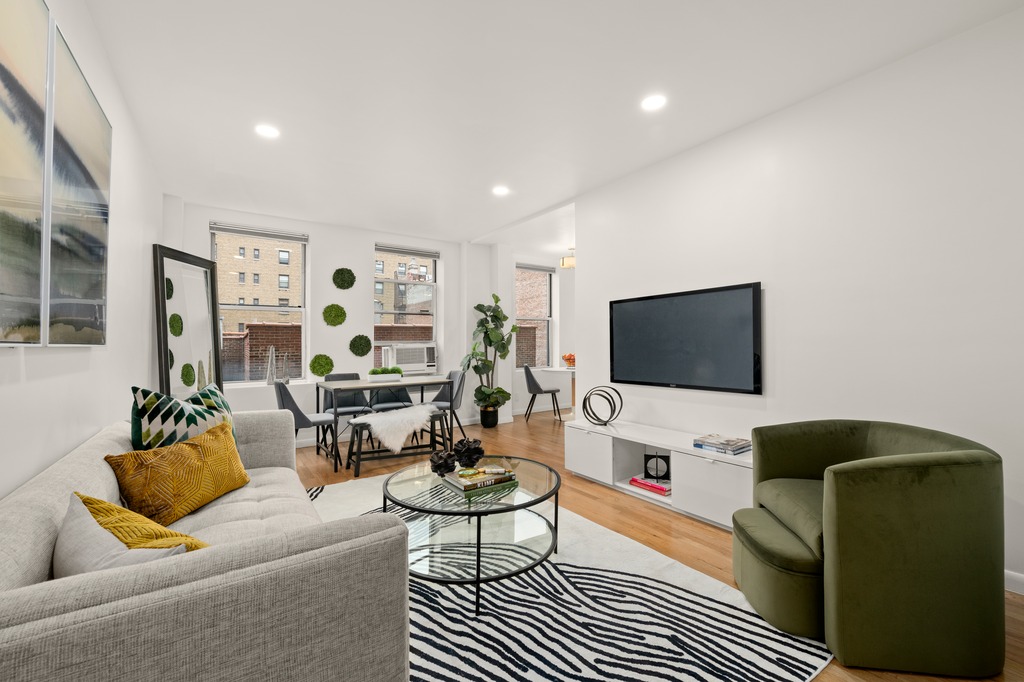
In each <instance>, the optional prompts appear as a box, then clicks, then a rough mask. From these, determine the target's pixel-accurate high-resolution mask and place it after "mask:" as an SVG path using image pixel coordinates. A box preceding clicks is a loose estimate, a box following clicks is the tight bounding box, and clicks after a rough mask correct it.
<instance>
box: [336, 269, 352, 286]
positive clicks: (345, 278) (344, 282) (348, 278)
mask: <svg viewBox="0 0 1024 682" xmlns="http://www.w3.org/2000/svg"><path fill="white" fill-rule="evenodd" d="M331 279H333V280H334V286H336V287H338V288H339V289H351V288H352V285H353V284H355V283H356V273H354V272H352V271H351V270H349V269H348V268H338V269H337V270H335V271H334V276H333V277H332V278H331Z"/></svg>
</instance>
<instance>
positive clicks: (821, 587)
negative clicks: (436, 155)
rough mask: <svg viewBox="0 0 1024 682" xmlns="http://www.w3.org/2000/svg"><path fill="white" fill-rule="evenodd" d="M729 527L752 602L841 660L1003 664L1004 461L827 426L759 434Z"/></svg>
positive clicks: (897, 664) (977, 666) (911, 433)
mask: <svg viewBox="0 0 1024 682" xmlns="http://www.w3.org/2000/svg"><path fill="white" fill-rule="evenodd" d="M753 443H754V503H755V505H756V508H753V509H740V510H738V511H737V512H736V513H735V514H734V516H733V571H734V575H735V577H736V582H737V583H738V584H739V586H740V589H741V590H742V591H743V593H744V594H745V595H746V597H747V599H748V600H749V601H750V603H751V605H753V607H754V608H755V609H756V610H757V611H758V613H760V614H761V615H762V616H763V617H764V618H765V619H766V620H767V621H769V622H770V623H772V624H774V625H775V626H776V627H778V628H780V629H781V630H785V631H787V632H791V633H793V634H798V635H802V636H807V637H813V638H817V639H824V641H825V643H826V644H827V645H828V647H829V649H831V650H832V653H834V654H835V656H836V658H837V659H838V660H839V662H840V663H842V664H843V665H847V666H858V667H868V668H884V669H890V670H904V671H912V672H919V673H929V674H939V675H956V676H965V677H986V676H989V675H994V674H997V673H998V672H999V671H1000V670H1001V669H1002V667H1003V659H1004V647H1005V631H1004V627H1005V625H1004V608H1005V595H1004V586H1003V570H1004V569H1003V475H1002V460H1001V459H1000V458H999V456H998V455H997V454H996V453H994V452H993V451H992V450H990V449H989V448H987V447H985V446H983V445H980V444H978V443H975V442H973V441H970V440H967V439H965V438H960V437H958V436H954V435H951V434H948V433H942V432H940V431H932V430H928V429H922V428H918V427H914V426H906V425H903V424H893V423H888V422H870V421H853V420H823V421H810V422H797V423H792V424H779V425H775V426H764V427H760V428H756V429H754V431H753Z"/></svg>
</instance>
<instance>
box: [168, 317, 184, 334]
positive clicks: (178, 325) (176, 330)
mask: <svg viewBox="0 0 1024 682" xmlns="http://www.w3.org/2000/svg"><path fill="white" fill-rule="evenodd" d="M167 327H168V328H169V329H170V331H171V336H181V332H183V331H184V330H185V322H184V321H183V320H182V319H181V315H179V314H178V313H174V314H173V315H171V318H170V319H169V320H167Z"/></svg>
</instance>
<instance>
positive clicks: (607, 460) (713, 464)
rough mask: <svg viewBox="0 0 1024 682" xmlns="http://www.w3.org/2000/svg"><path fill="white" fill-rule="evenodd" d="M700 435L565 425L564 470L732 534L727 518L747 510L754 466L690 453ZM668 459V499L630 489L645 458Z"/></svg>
mask: <svg viewBox="0 0 1024 682" xmlns="http://www.w3.org/2000/svg"><path fill="white" fill-rule="evenodd" d="M700 435H703V434H696V433H684V432H682V431H673V430H671V429H662V428H659V427H656V426H645V425H643V424H633V423H630V422H618V421H616V422H612V423H611V424H609V425H607V426H596V425H594V424H591V423H589V422H584V421H574V422H569V423H567V424H566V425H565V468H566V469H568V470H569V471H571V472H573V473H574V474H579V475H580V476H585V477H586V478H589V479H592V480H594V481H597V482H599V483H604V484H605V485H609V486H614V487H615V488H618V489H620V490H624V491H626V492H627V493H630V494H631V495H636V496H637V497H641V498H643V499H645V500H648V501H650V502H654V503H657V504H660V505H662V506H665V507H668V508H670V509H674V510H676V511H679V512H682V513H684V514H688V515H690V516H696V517H698V518H700V519H703V520H706V521H710V522H712V523H714V524H716V525H719V526H722V527H725V528H732V514H733V512H734V511H736V510H737V509H741V508H743V507H749V506H751V501H752V499H753V480H754V476H753V474H754V472H753V460H752V457H751V454H750V453H749V452H748V453H746V454H743V455H738V456H731V455H721V454H718V453H715V452H709V451H707V450H701V449H699V448H695V447H693V439H694V438H697V437H698V436H700ZM645 453H646V454H660V455H664V454H668V455H669V456H670V463H671V474H670V475H671V479H672V493H671V495H667V496H662V495H658V494H656V493H652V492H648V491H646V490H643V489H641V488H638V487H636V486H633V485H630V484H629V479H630V478H632V477H633V476H641V475H643V474H642V472H643V468H644V454H645Z"/></svg>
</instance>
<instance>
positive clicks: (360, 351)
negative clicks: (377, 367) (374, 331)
mask: <svg viewBox="0 0 1024 682" xmlns="http://www.w3.org/2000/svg"><path fill="white" fill-rule="evenodd" d="M348 349H349V350H350V351H352V353H353V354H354V355H358V356H359V357H363V356H364V355H366V354H368V353H369V352H370V351H371V350H373V343H372V342H371V341H370V337H368V336H366V335H365V334H360V335H359V336H355V337H353V338H352V342H351V343H349V344H348Z"/></svg>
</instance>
